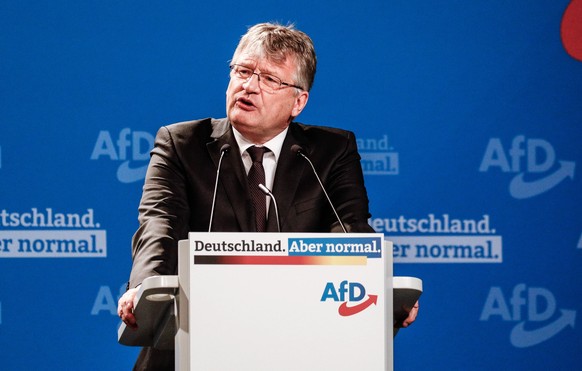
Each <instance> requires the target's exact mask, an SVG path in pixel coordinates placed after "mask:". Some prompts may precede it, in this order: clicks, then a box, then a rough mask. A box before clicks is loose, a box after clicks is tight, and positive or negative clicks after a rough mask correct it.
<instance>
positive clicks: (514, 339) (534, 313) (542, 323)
mask: <svg viewBox="0 0 582 371" xmlns="http://www.w3.org/2000/svg"><path fill="white" fill-rule="evenodd" d="M507 299H508V300H506V297H505V296H504V295H503V292H502V291H501V288H500V287H495V286H494V287H491V289H490V290H489V295H487V299H486V300H485V305H484V306H483V311H482V312H481V318H480V320H481V321H490V320H491V318H492V317H499V318H501V320H503V321H506V322H517V324H516V325H515V326H514V327H513V329H512V330H511V333H510V335H509V341H510V342H511V345H513V346H514V347H517V348H527V347H531V346H534V345H538V344H540V343H543V342H544V341H546V340H549V339H551V338H553V337H554V336H556V335H558V334H559V333H560V332H562V331H563V330H564V329H566V328H567V327H572V328H574V324H575V322H576V311H575V310H567V309H560V313H559V314H557V313H556V309H557V304H556V299H555V297H554V295H553V294H552V292H551V291H549V290H548V289H545V288H542V287H527V286H526V285H525V284H523V283H520V284H518V285H516V286H515V287H514V288H513V291H512V293H511V297H508V298H507ZM556 314H557V315H556Z"/></svg>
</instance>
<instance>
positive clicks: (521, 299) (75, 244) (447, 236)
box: [0, 0, 582, 370]
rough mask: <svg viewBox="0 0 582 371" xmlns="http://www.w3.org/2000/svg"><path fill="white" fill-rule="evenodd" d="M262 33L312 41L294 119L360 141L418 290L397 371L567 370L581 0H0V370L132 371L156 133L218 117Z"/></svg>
mask: <svg viewBox="0 0 582 371" xmlns="http://www.w3.org/2000/svg"><path fill="white" fill-rule="evenodd" d="M263 21H280V22H283V23H287V22H288V21H292V22H295V23H296V25H297V27H298V28H299V29H301V30H303V31H305V32H307V33H308V34H310V35H311V36H312V38H313V40H314V42H315V45H316V50H317V52H318V60H319V66H318V73H317V77H316V82H315V86H314V88H313V90H312V92H311V97H310V102H309V104H308V106H307V108H306V110H305V111H304V113H302V115H301V116H300V117H299V119H298V120H299V121H301V122H305V123H311V124H320V125H328V126H338V127H342V128H346V129H349V130H353V131H354V132H356V134H357V136H358V138H359V142H358V144H359V147H360V151H361V153H362V156H363V160H362V164H363V166H364V169H365V176H366V184H367V188H368V191H369V196H370V200H371V211H372V215H373V216H372V219H371V220H370V223H371V224H372V225H373V226H374V228H375V229H376V230H377V231H378V232H384V233H385V234H386V235H387V237H388V238H389V239H391V240H393V241H394V242H395V244H396V249H395V251H394V258H395V267H394V270H395V273H396V274H397V275H412V276H417V277H420V278H422V279H423V281H424V288H425V293H424V294H423V297H422V301H421V312H420V316H419V318H418V320H417V322H416V323H415V324H414V325H413V326H412V327H411V328H410V329H407V330H405V331H401V332H400V333H399V335H398V337H397V338H396V343H395V367H396V369H398V370H408V369H410V370H416V369H431V370H451V369H456V370H461V369H483V370H487V369H493V368H500V367H501V368H503V369H530V370H546V369H562V370H574V369H579V368H580V365H579V363H580V356H579V352H580V349H582V331H581V330H580V326H578V327H576V317H577V314H578V311H579V309H581V307H582V299H581V298H582V278H581V276H580V273H579V272H580V264H581V263H582V218H581V213H582V197H581V192H580V191H581V189H582V188H581V181H580V176H579V175H578V174H577V171H576V170H578V169H576V165H577V164H578V165H579V164H580V162H581V161H582V146H581V140H582V125H581V124H582V108H581V107H582V103H581V102H582V26H581V25H582V1H580V0H573V1H569V0H545V1H523V0H522V1H473V2H463V1H452V0H449V1H439V2H434V1H416V2H411V1H389V0H385V1H363V2H347V1H333V2H332V1H322V2H313V1H303V0H299V1H294V2H284V3H276V2H271V1H258V2H255V3H252V4H247V3H240V2H225V1H213V2H207V3H201V2H190V1H172V2H167V1H132V0H124V1H111V0H105V1H95V0H90V1H83V2H68V1H52V2H34V1H22V0H19V1H13V0H5V1H3V2H1V3H0V53H1V62H0V81H1V83H0V86H1V88H0V108H1V112H0V113H1V114H0V122H1V124H0V190H1V192H0V268H1V269H0V354H1V355H2V357H1V358H2V360H1V361H0V363H1V364H2V365H1V366H0V368H2V369H4V370H22V369H30V370H54V369H69V370H96V369H98V370H121V369H130V368H131V365H132V364H133V362H134V360H135V357H136V354H137V349H134V348H130V347H124V346H121V345H118V344H117V341H116V336H117V326H118V324H119V321H118V318H117V316H116V303H117V298H118V296H119V295H120V289H121V288H122V286H123V285H124V282H125V281H126V280H127V278H128V276H129V270H130V266H131V249H130V242H131V236H132V234H133V233H134V231H135V229H136V228H137V205H138V202H139V197H140V195H141V186H142V182H143V176H144V174H145V166H147V161H148V158H149V155H148V151H149V149H150V148H151V146H152V143H153V136H154V134H155V132H156V130H157V129H158V128H159V127H160V126H161V125H165V124H169V123H173V122H176V121H183V120H189V119H196V118H203V117H208V116H212V117H223V116H224V115H225V107H224V106H225V91H226V86H227V83H228V61H229V59H230V57H231V56H232V52H233V50H234V48H235V46H236V44H237V42H238V39H239V37H240V35H242V34H243V33H244V32H245V31H246V27H247V26H250V25H252V24H255V23H258V22H263ZM333 356H341V355H333Z"/></svg>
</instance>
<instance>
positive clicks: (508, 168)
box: [479, 135, 576, 199]
mask: <svg viewBox="0 0 582 371" xmlns="http://www.w3.org/2000/svg"><path fill="white" fill-rule="evenodd" d="M575 167H576V163H575V162H574V161H562V160H559V161H557V160H556V151H555V150H554V147H553V146H552V145H551V144H550V143H549V142H548V141H546V140H544V139H539V138H531V139H526V137H525V136H523V135H518V136H516V137H514V138H513V139H512V141H511V147H509V148H507V149H504V146H503V143H502V142H501V139H500V138H491V139H489V143H488V144H487V148H485V154H484V155H483V159H482V160H481V165H480V166H479V171H480V172H489V171H491V168H498V169H499V170H501V171H502V172H504V173H514V174H515V176H514V177H513V179H512V180H511V181H510V183H509V194H510V195H511V196H512V197H513V198H516V199H525V198H530V197H535V196H538V195H540V194H542V193H545V192H547V191H549V190H551V189H553V188H555V187H557V186H558V185H559V184H561V183H562V182H564V181H565V180H567V179H568V178H570V179H574V169H575Z"/></svg>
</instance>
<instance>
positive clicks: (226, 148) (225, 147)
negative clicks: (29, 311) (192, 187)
mask: <svg viewBox="0 0 582 371" xmlns="http://www.w3.org/2000/svg"><path fill="white" fill-rule="evenodd" d="M228 152H230V144H228V143H225V144H223V145H222V147H220V159H219V160H218V167H217V168H216V180H215V181H214V192H213V193H212V207H211V209H210V222H209V223H208V232H210V231H211V230H212V219H213V218H214V207H215V206H216V193H217V191H218V178H219V177H220V167H221V166H222V158H223V157H224V155H226V154H228Z"/></svg>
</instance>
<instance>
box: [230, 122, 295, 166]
mask: <svg viewBox="0 0 582 371" xmlns="http://www.w3.org/2000/svg"><path fill="white" fill-rule="evenodd" d="M288 130H289V127H286V128H285V130H283V131H282V132H280V133H279V134H277V136H275V137H274V138H273V139H271V140H269V141H267V142H265V143H264V144H263V145H260V146H259V145H256V144H254V143H253V142H250V141H248V140H247V139H246V138H245V137H243V135H242V134H241V133H240V132H239V131H238V130H236V129H235V128H234V126H232V132H233V133H234V138H235V139H236V143H237V144H238V148H239V150H240V154H241V156H242V154H243V153H245V152H246V150H247V149H248V148H249V147H250V146H255V145H256V146H257V147H267V148H268V149H269V150H270V151H271V152H273V154H274V155H275V162H276V161H277V160H278V159H279V155H280V154H281V148H282V147H283V142H284V141H285V136H286V135H287V131H288Z"/></svg>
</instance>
